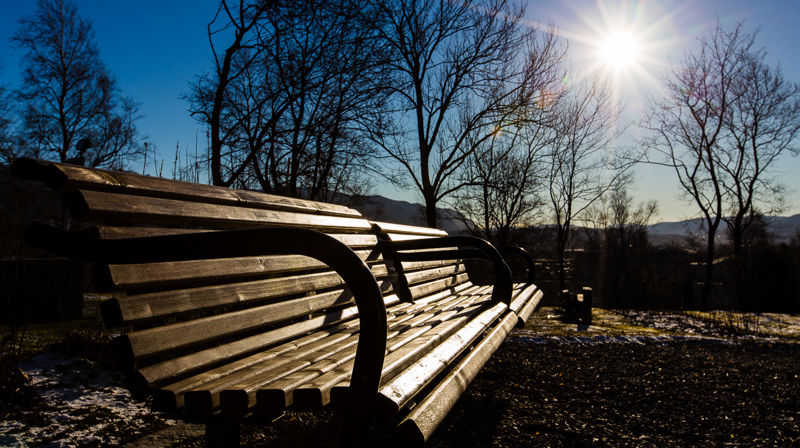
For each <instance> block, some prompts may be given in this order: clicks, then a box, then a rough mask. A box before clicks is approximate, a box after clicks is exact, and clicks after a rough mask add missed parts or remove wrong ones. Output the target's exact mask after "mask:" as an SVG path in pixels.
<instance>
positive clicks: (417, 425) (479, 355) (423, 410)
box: [398, 313, 516, 447]
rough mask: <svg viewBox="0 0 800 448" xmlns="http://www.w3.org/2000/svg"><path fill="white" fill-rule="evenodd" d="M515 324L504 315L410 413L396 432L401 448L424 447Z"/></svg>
mask: <svg viewBox="0 0 800 448" xmlns="http://www.w3.org/2000/svg"><path fill="white" fill-rule="evenodd" d="M515 324H516V319H515V316H514V315H513V314H512V313H507V314H506V316H505V317H504V318H503V320H501V321H500V323H499V324H498V325H497V326H496V327H495V328H494V329H493V330H492V331H491V333H490V334H489V335H488V336H486V337H485V338H484V339H483V340H482V341H481V342H480V343H479V344H478V345H477V346H475V347H474V348H473V349H472V350H471V351H470V352H469V354H468V355H467V356H466V357H465V358H464V359H463V360H461V361H460V362H459V363H458V365H457V366H455V367H454V368H453V370H452V371H450V372H449V373H448V375H447V376H446V377H445V378H444V379H443V380H442V381H441V382H439V383H438V384H437V385H436V387H434V389H433V390H432V391H431V392H430V393H429V394H428V395H427V396H426V397H425V399H424V400H423V401H422V402H420V403H419V404H417V406H416V407H414V409H412V411H411V413H410V414H409V415H408V416H406V418H405V419H404V420H403V421H402V422H401V423H400V425H399V428H398V431H399V433H400V435H401V440H402V442H401V444H402V446H416V447H422V446H424V445H425V442H426V441H427V440H428V438H429V437H430V436H431V434H433V431H434V430H435V429H436V428H437V427H438V426H439V424H440V423H441V422H442V420H443V419H444V417H445V415H447V413H448V412H449V411H450V409H452V407H453V405H454V404H455V403H456V401H458V398H459V397H460V396H461V395H462V394H463V393H464V391H465V390H466V388H467V386H468V385H469V384H470V383H471V382H472V380H473V379H474V378H475V376H476V375H477V374H478V371H479V370H480V369H481V368H482V367H483V366H484V365H485V364H486V362H487V361H488V360H489V358H490V357H491V356H492V354H493V353H494V352H495V351H496V350H497V348H498V347H499V346H500V344H501V343H502V342H503V339H505V337H506V336H507V335H508V333H509V332H511V329H512V328H513V327H514V325H515Z"/></svg>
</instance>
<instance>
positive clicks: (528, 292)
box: [509, 285, 542, 327]
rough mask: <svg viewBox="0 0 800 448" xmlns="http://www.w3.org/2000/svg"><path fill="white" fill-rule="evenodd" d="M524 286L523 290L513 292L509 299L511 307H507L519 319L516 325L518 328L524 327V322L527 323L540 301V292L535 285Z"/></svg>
mask: <svg viewBox="0 0 800 448" xmlns="http://www.w3.org/2000/svg"><path fill="white" fill-rule="evenodd" d="M524 286H525V287H524V288H523V289H521V290H519V291H515V292H514V296H513V297H512V299H511V306H510V307H509V308H511V310H512V311H514V313H515V314H516V315H517V317H518V318H519V323H518V324H517V325H518V326H520V327H524V326H525V322H527V321H528V318H529V317H530V316H531V313H533V311H534V310H535V309H536V307H537V306H538V305H539V301H541V300H542V291H541V290H540V289H539V288H537V287H536V285H524Z"/></svg>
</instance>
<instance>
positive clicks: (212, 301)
mask: <svg viewBox="0 0 800 448" xmlns="http://www.w3.org/2000/svg"><path fill="white" fill-rule="evenodd" d="M372 271H373V275H375V276H376V277H377V278H385V277H386V276H387V275H388V273H387V271H386V268H385V266H383V265H376V266H374V267H373V269H372ZM342 283H343V281H342V279H341V277H339V275H338V274H336V273H335V272H322V273H314V274H305V275H300V276H294V277H281V278H275V279H267V280H254V281H248V282H237V283H230V284H223V285H211V286H199V287H195V288H187V289H178V290H171V291H160V292H152V293H144V294H138V295H130V296H126V297H118V298H115V299H110V300H107V301H105V302H103V304H102V305H101V306H102V311H103V317H104V319H105V321H106V325H107V326H110V327H113V326H118V325H120V324H122V323H136V322H143V321H147V320H152V319H159V318H164V317H166V316H170V315H173V314H179V313H184V312H188V311H198V310H204V309H211V308H217V307H221V306H225V305H240V306H241V305H244V304H245V303H246V302H252V303H253V304H254V305H256V304H257V303H258V302H263V301H266V300H268V299H270V298H274V297H281V296H286V295H289V294H299V293H304V292H308V291H317V290H324V289H328V288H334V287H337V286H341V285H342Z"/></svg>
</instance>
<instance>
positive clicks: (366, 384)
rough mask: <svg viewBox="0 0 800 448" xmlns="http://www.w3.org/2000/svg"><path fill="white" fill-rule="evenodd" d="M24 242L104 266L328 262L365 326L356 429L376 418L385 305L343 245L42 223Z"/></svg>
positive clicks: (288, 236)
mask: <svg viewBox="0 0 800 448" xmlns="http://www.w3.org/2000/svg"><path fill="white" fill-rule="evenodd" d="M25 240H26V241H27V242H28V243H29V244H31V245H33V246H36V247H39V248H41V249H45V250H48V251H50V252H54V253H57V254H60V255H64V256H68V257H71V258H78V259H82V260H86V261H94V262H103V263H116V264H124V263H156V262H164V261H181V260H192V259H203V258H230V257H246V256H259V255H290V254H297V255H306V256H308V257H312V258H315V259H317V260H319V261H321V262H323V263H325V264H327V265H328V266H330V267H331V268H332V269H333V270H335V271H336V273H337V274H339V275H340V276H341V277H342V279H343V280H344V281H345V283H346V284H347V286H348V287H349V288H350V290H351V291H352V293H353V297H354V298H355V302H356V307H357V308H358V315H359V320H360V325H361V329H360V333H361V334H360V336H359V338H358V347H357V348H356V358H355V365H354V366H353V375H352V379H351V382H350V389H351V393H352V394H353V395H352V396H353V397H354V400H353V401H352V403H353V407H352V412H351V413H350V416H351V417H352V418H353V419H354V422H353V423H352V425H354V426H361V425H366V424H367V423H365V422H369V421H370V419H371V418H372V408H373V407H372V406H364V403H370V402H374V401H375V399H376V397H377V393H378V385H379V383H380V377H381V371H382V369H383V361H384V353H385V352H386V337H387V324H386V307H385V305H384V302H383V294H382V293H381V289H380V287H379V286H378V282H377V281H376V280H375V277H374V276H373V275H372V272H370V270H369V267H367V265H366V264H365V263H364V261H362V260H361V258H359V257H358V255H356V253H355V252H353V250H352V249H350V248H349V247H348V246H347V245H345V244H344V243H342V242H341V241H338V240H336V239H335V238H333V237H331V236H329V235H326V234H324V233H320V232H317V231H314V230H310V229H297V228H286V227H266V228H259V229H244V230H227V231H219V232H203V233H190V234H180V235H166V236H153V237H141V238H125V239H116V240H99V239H94V238H87V237H86V236H85V234H84V235H81V234H75V233H73V232H66V231H63V230H59V229H56V228H54V227H50V226H47V225H45V224H41V223H33V224H31V225H30V226H29V227H28V228H27V230H26V232H25Z"/></svg>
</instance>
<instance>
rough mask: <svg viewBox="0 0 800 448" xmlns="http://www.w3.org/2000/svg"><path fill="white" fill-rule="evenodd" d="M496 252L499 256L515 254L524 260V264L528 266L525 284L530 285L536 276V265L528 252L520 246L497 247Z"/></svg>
mask: <svg viewBox="0 0 800 448" xmlns="http://www.w3.org/2000/svg"><path fill="white" fill-rule="evenodd" d="M497 250H498V251H500V253H501V254H506V253H516V254H518V255H521V256H522V258H524V259H525V263H526V264H527V265H528V274H527V275H526V276H525V283H527V284H529V285H530V284H532V283H533V282H534V278H535V275H536V263H535V262H534V260H533V256H532V255H531V254H530V252H528V251H527V250H525V249H523V248H522V247H520V246H503V247H498V248H497Z"/></svg>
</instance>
